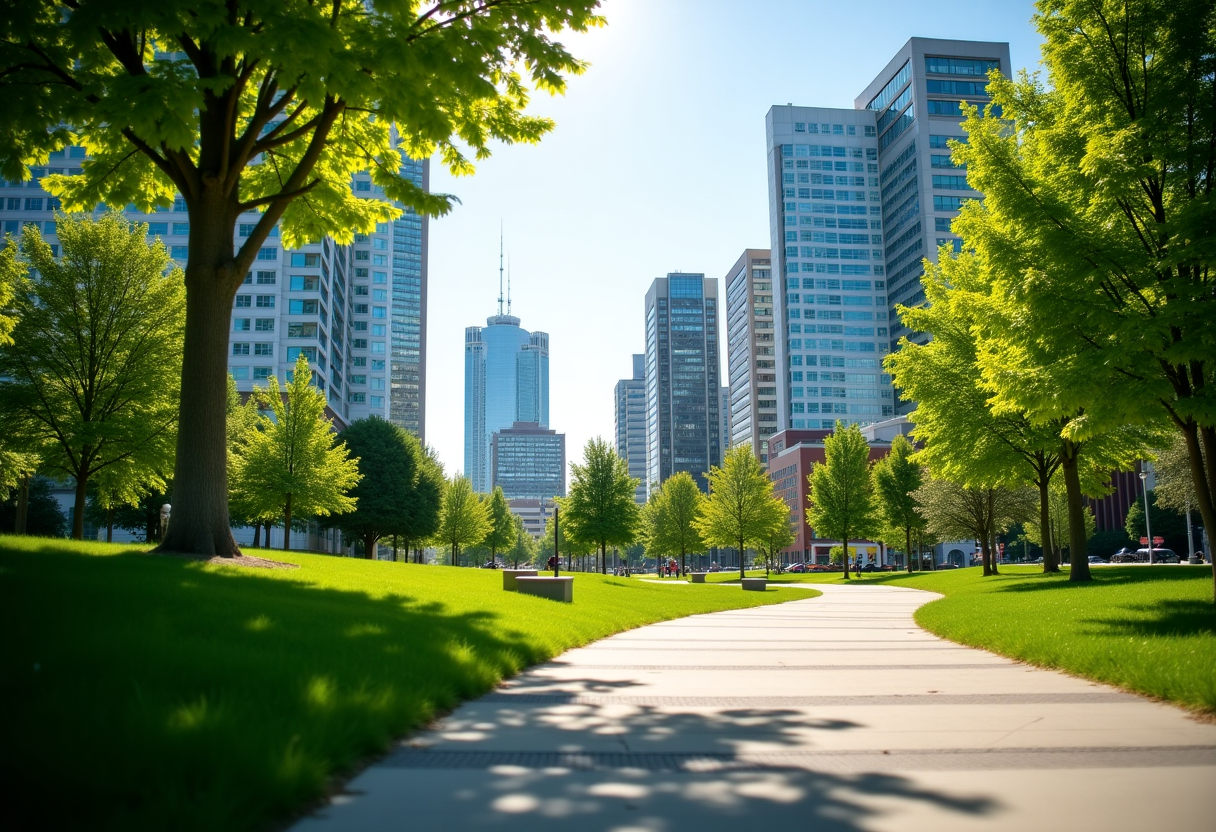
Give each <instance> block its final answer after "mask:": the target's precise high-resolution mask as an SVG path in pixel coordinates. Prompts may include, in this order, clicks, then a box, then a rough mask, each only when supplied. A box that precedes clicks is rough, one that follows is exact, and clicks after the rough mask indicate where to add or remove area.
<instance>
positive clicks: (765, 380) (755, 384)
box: [723, 248, 777, 463]
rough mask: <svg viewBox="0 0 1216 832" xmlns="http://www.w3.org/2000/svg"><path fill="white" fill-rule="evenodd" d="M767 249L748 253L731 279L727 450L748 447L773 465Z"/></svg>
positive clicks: (773, 343)
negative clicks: (771, 451)
mask: <svg viewBox="0 0 1216 832" xmlns="http://www.w3.org/2000/svg"><path fill="white" fill-rule="evenodd" d="M771 262H772V261H771V258H770V254H769V251H768V250H767V249H750V248H749V249H747V250H746V251H744V252H743V254H742V255H740V257H739V259H738V260H737V261H735V264H734V265H733V266H731V268H730V270H729V271H728V272H727V273H726V279H725V281H723V285H724V286H725V287H726V356H727V359H726V360H727V380H728V386H727V391H728V403H729V430H728V435H727V436H726V437H725V444H726V446H727V447H732V448H733V447H734V446H736V445H743V444H748V445H750V446H751V448H752V453H754V454H755V455H756V458H757V459H759V460H760V462H761V463H766V462H767V461H768V438H769V437H770V436H772V435H773V434H774V433H775V432H776V431H777V335H776V333H775V332H774V329H773V271H772V266H771Z"/></svg>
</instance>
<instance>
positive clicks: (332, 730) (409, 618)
mask: <svg viewBox="0 0 1216 832" xmlns="http://www.w3.org/2000/svg"><path fill="white" fill-rule="evenodd" d="M144 548H146V547H138V548H137V547H130V546H127V547H123V546H116V545H106V544H104V543H69V542H67V541H53V540H38V539H32V538H17V537H0V587H2V588H3V594H4V603H3V604H0V632H4V633H5V634H6V639H7V640H6V643H5V647H4V654H3V662H4V667H5V677H4V678H5V684H3V685H0V736H3V737H4V742H3V743H0V776H3V778H4V783H5V790H6V793H5V801H6V802H5V807H4V817H5V820H6V821H7V823H6V825H5V828H6V829H23V830H24V829H46V830H67V829H73V830H85V829H87V830H90V832H94V831H95V832H166V830H173V832H214V831H215V830H224V832H256V830H267V829H276V828H286V827H287V826H288V825H290V824H291V823H292V822H294V821H295V820H297V819H299V818H300V817H302V816H303V815H304V814H306V813H307V812H308V811H309V810H310V808H311V807H313V806H315V805H317V804H318V802H319V801H323V800H324V799H325V798H326V795H327V794H329V793H330V791H331V789H332V788H333V784H334V783H335V782H336V781H337V778H339V777H345V776H349V774H350V773H351V772H353V771H357V770H358V769H359V767H360V766H362V765H365V764H366V762H367V760H368V759H370V758H376V757H379V756H381V755H383V754H384V753H385V752H386V751H387V750H389V749H390V748H391V747H392V746H393V745H394V744H395V743H396V742H397V741H399V740H400V738H401V737H403V736H406V735H408V734H410V733H411V732H413V731H415V730H418V729H421V728H423V727H424V726H426V725H427V724H428V723H431V722H432V721H433V720H435V719H436V718H438V717H439V716H440V715H442V714H444V713H446V712H449V711H451V710H453V709H454V708H455V707H456V706H457V705H459V704H460V703H461V702H462V701H465V700H469V699H476V698H477V697H479V696H481V695H482V694H485V693H488V692H490V691H492V690H494V688H495V687H497V686H498V685H499V684H501V683H502V682H503V681H504V680H505V679H507V678H509V677H511V676H513V675H515V674H517V673H519V672H520V671H521V670H523V669H524V668H525V667H528V666H530V665H534V664H537V663H541V662H544V661H547V660H549V659H552V658H553V657H555V656H557V655H559V654H561V653H563V652H565V651H566V650H569V649H571V648H574V647H580V646H582V645H585V644H588V643H590V642H593V641H596V640H598V639H602V638H605V637H607V636H610V635H612V634H614V633H618V632H621V631H623V630H627V629H630V628H633V627H637V626H640V625H643V624H650V623H654V622H657V621H666V620H670V619H674V618H680V617H682V616H686V615H694V614H698V613H708V612H714V611H717V610H726V609H745V608H751V607H757V606H762V605H766V604H774V603H780V602H782V601H789V600H797V599H802V598H806V597H810V596H811V595H812V593H811V592H809V591H807V590H797V589H778V590H775V591H772V592H739V591H735V592H728V591H723V590H722V589H720V588H718V587H713V586H696V585H686V586H685V585H675V586H672V585H670V584H669V585H668V586H658V585H655V584H650V583H645V582H641V581H622V580H619V579H614V578H608V577H601V576H599V575H576V576H575V578H574V580H575V582H576V584H577V586H576V588H575V597H576V598H577V599H578V602H577V603H576V604H554V603H552V602H550V601H546V600H545V599H543V598H536V597H533V596H531V595H524V594H522V593H515V592H503V591H502V576H501V575H500V574H499V573H498V572H493V571H490V570H481V569H461V570H451V569H436V568H434V567H429V566H415V565H412V564H394V563H384V562H377V561H366V560H360V559H353V558H335V557H330V556H325V555H307V554H297V553H294V552H291V553H284V554H282V555H276V558H277V559H278V560H283V561H287V562H290V563H294V564H298V565H299V568H298V569H236V568H232V567H216V566H207V565H204V564H201V563H199V562H197V561H192V560H189V559H186V558H150V557H147V556H145V555H144V554H143V551H142V550H143V549H144ZM217 620H219V621H220V624H219V625H218V626H217V623H216V622H217ZM36 665H41V670H40V671H37V672H35V671H34V669H33V668H34V667H35V666H36ZM10 668H11V670H10ZM17 668H20V669H21V670H20V671H18V670H17ZM18 672H20V673H22V674H24V679H25V681H24V682H23V683H17V679H18V678H21V677H17V676H16V674H17V673H18ZM84 691H87V695H85V694H84V693H83V692H84ZM48 771H55V772H58V775H57V776H56V777H47V776H46V773H47V772H48ZM65 783H71V784H72V790H71V793H70V794H68V793H66V792H65V791H64V784H65ZM558 825H559V827H562V826H569V824H565V823H564V822H559V824H558ZM417 826H418V824H412V825H411V826H410V827H409V828H417ZM453 832H456V830H455V829H453Z"/></svg>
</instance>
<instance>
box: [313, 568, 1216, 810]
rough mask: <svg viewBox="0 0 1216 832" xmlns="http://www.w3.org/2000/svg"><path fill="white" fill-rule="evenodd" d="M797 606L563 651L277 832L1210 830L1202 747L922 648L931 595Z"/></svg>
mask: <svg viewBox="0 0 1216 832" xmlns="http://www.w3.org/2000/svg"><path fill="white" fill-rule="evenodd" d="M820 588H821V589H823V590H824V595H823V597H821V598H815V599H807V600H800V601H794V602H791V603H787V604H780V605H775V606H768V607H761V608H757V609H749V610H737V611H733V612H720V613H713V614H710V615H701V616H695V617H692V618H684V619H680V620H678V621H671V622H667V623H663V624H654V625H651V626H648V627H643V628H640V629H637V630H632V631H630V632H627V633H622V634H621V635H618V636H614V637H612V638H608V639H604V640H603V641H600V642H597V643H595V644H592V645H590V646H588V647H584V648H581V649H578V650H572V651H570V652H568V653H566V654H564V655H563V656H561V657H559V658H558V659H556V660H554V661H552V662H550V663H548V664H544V665H541V666H538V667H536V668H533V669H532V670H530V671H528V672H527V673H524V674H522V675H521V676H519V677H517V678H516V679H514V680H512V681H511V682H510V683H508V684H507V685H505V686H503V687H502V688H500V689H499V690H498V691H497V692H495V693H492V694H489V695H488V696H484V697H482V698H481V699H479V700H477V701H475V702H470V703H468V704H466V705H464V706H463V707H461V708H460V709H458V710H457V711H456V712H454V713H453V714H451V715H450V716H449V717H447V718H446V719H444V720H443V721H442V722H441V723H440V724H439V725H437V726H436V727H435V728H434V729H433V730H430V731H428V732H426V733H423V734H419V735H417V736H415V737H413V738H411V739H410V740H408V741H406V742H405V743H403V744H402V746H401V748H400V749H399V750H398V751H396V752H395V753H393V754H391V755H390V756H388V757H387V758H386V759H384V760H382V761H381V762H380V763H378V764H376V765H374V766H372V767H371V768H369V769H368V770H366V771H364V772H363V773H362V774H360V775H359V776H358V777H356V778H355V779H354V780H353V781H352V782H351V783H350V784H349V786H348V790H347V793H346V794H343V795H340V796H338V797H337V798H336V799H335V800H334V801H333V803H332V804H331V805H330V806H328V807H326V808H325V809H324V810H322V811H320V812H318V813H317V814H315V815H313V816H311V817H309V818H306V819H305V820H303V821H301V822H300V823H299V824H297V825H296V826H295V827H294V828H295V829H296V830H298V832H323V831H324V832H332V831H333V830H352V831H354V832H373V830H376V831H377V832H378V831H379V830H445V832H446V831H448V830H452V831H454V832H462V831H463V830H481V829H487V830H512V831H513V830H529V831H530V832H533V831H534V832H548V831H549V830H553V831H554V832H556V830H578V832H599V830H605V831H607V830H612V832H642V830H647V832H677V830H693V832H711V830H719V829H721V830H730V832H746V831H747V830H769V829H771V830H773V832H777V830H782V832H784V831H785V830H831V831H832V832H845V831H846V830H876V831H877V830H892V831H894V830H899V831H900V832H916V830H932V831H933V832H946V830H993V829H1000V830H1019V831H1021V830H1032V832H1046V830H1056V829H1059V830H1068V832H1081V830H1101V832H1119V831H1120V830H1129V832H1131V831H1132V830H1136V831H1138V830H1150V829H1154V830H1155V829H1163V830H1170V832H1184V830H1203V832H1210V830H1212V829H1216V725H1204V724H1200V723H1197V722H1195V721H1193V720H1191V719H1189V718H1188V717H1187V716H1185V715H1184V714H1183V713H1182V712H1181V711H1179V710H1177V709H1175V708H1172V707H1168V706H1165V705H1159V704H1155V703H1153V702H1150V701H1147V700H1145V699H1142V698H1140V697H1136V696H1132V695H1129V694H1125V693H1120V692H1119V691H1116V690H1114V689H1112V688H1109V687H1105V686H1102V685H1098V684H1094V683H1091V682H1087V681H1084V680H1079V679H1074V678H1071V677H1069V676H1065V675H1063V674H1060V673H1054V672H1050V671H1043V670H1035V669H1033V668H1030V667H1027V666H1026V665H1022V664H1018V663H1016V662H1013V661H1010V660H1008V659H1003V658H1000V657H998V656H995V655H992V654H990V653H985V652H982V651H979V650H973V649H970V648H965V647H960V646H958V645H955V644H952V643H950V642H947V641H943V640H941V639H939V638H936V637H934V636H932V635H929V634H928V633H926V632H925V631H923V630H921V629H920V628H918V627H917V626H916V625H915V624H914V623H913V621H912V612H913V611H914V610H915V609H916V608H917V607H918V606H920V605H921V604H923V603H926V602H927V601H929V600H932V599H933V598H935V597H937V596H935V595H933V594H931V593H927V592H921V591H919V590H913V589H906V588H898V587H836V586H824V587H820ZM723 591H724V592H728V591H736V590H732V589H730V588H724V589H723ZM1060 637H1061V638H1067V636H1066V635H1064V634H1061V636H1060ZM777 824H781V825H780V826H778V825H777Z"/></svg>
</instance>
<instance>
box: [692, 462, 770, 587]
mask: <svg viewBox="0 0 1216 832" xmlns="http://www.w3.org/2000/svg"><path fill="white" fill-rule="evenodd" d="M706 476H707V478H708V479H709V497H707V498H706V500H705V503H704V504H703V506H702V509H701V516H700V517H699V518H698V520H697V527H698V528H699V529H700V530H701V537H702V538H703V539H704V540H705V543H706V545H707V546H738V547H739V578H740V579H742V578H743V577H744V576H745V574H746V572H745V570H744V560H745V558H744V555H745V553H746V549H747V547H748V545H763V544H764V543H765V541H766V538H767V537H768V536H769V534H770V532H771V529H772V527H773V525H774V524H775V523H776V522H777V521H776V519H775V516H776V514H777V511H778V508H777V506H776V505H775V504H774V502H773V501H774V500H775V499H777V497H776V495H775V494H774V493H773V481H772V480H771V479H769V478H768V474H766V473H765V472H764V469H763V468H761V467H760V460H758V459H756V455H755V454H753V453H752V447H751V445H750V444H747V443H745V444H742V445H736V446H735V447H733V448H731V449H730V450H728V451H727V452H726V458H725V459H724V460H723V461H722V467H721V468H718V467H717V466H714V467H711V468H710V469H709V473H708V474H707V475H706Z"/></svg>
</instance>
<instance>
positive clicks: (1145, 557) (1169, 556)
mask: <svg viewBox="0 0 1216 832" xmlns="http://www.w3.org/2000/svg"><path fill="white" fill-rule="evenodd" d="M1152 554H1153V557H1152V559H1153V562H1155V563H1178V555H1176V554H1174V550H1173V549H1159V548H1157V547H1156V546H1154V547H1153V553H1152ZM1136 560H1137V561H1138V562H1140V563H1148V562H1149V550H1148V549H1137V550H1136Z"/></svg>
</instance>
